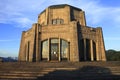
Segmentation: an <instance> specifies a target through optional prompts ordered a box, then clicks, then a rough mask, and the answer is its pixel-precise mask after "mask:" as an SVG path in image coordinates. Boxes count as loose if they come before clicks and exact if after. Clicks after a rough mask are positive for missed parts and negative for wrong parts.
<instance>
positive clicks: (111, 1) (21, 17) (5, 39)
mask: <svg viewBox="0 0 120 80" xmlns="http://www.w3.org/2000/svg"><path fill="white" fill-rule="evenodd" d="M57 4H69V5H72V6H75V7H78V8H80V9H82V10H83V11H85V15H86V21H87V26H91V27H102V30H103V36H104V42H105V48H106V50H108V49H114V50H117V51H118V50H120V0H0V56H1V57H17V56H18V53H19V47H20V40H21V33H22V31H25V30H28V29H29V28H31V27H32V24H33V23H36V22H37V17H38V14H40V13H41V12H42V11H43V10H44V9H45V8H47V7H49V6H50V5H57Z"/></svg>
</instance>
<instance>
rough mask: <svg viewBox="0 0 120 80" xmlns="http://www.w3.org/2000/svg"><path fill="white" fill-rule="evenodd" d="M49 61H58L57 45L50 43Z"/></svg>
mask: <svg viewBox="0 0 120 80" xmlns="http://www.w3.org/2000/svg"><path fill="white" fill-rule="evenodd" d="M50 57H51V60H58V59H59V45H58V43H51V54H50Z"/></svg>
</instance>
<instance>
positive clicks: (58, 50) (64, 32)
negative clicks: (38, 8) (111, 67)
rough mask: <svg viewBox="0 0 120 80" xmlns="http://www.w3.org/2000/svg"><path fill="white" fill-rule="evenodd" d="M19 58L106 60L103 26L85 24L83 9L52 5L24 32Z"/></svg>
mask: <svg viewBox="0 0 120 80" xmlns="http://www.w3.org/2000/svg"><path fill="white" fill-rule="evenodd" d="M18 60H19V61H27V62H41V61H71V62H79V61H106V55H105V46H104V39H103V34H102V28H101V27H97V28H93V27H89V26H87V25H86V18H85V12H84V11H83V10H82V9H79V8H76V7H73V6H70V5H67V4H62V5H52V6H49V7H48V8H46V9H45V10H44V11H43V12H41V13H40V14H39V15H38V22H37V23H34V24H33V25H32V28H30V29H29V30H27V31H23V32H22V37H21V43H20V50H19V56H18Z"/></svg>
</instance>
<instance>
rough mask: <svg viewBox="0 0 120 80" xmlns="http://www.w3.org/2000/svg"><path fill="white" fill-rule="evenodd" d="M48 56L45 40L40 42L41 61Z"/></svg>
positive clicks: (46, 41)
mask: <svg viewBox="0 0 120 80" xmlns="http://www.w3.org/2000/svg"><path fill="white" fill-rule="evenodd" d="M48 55H49V52H48V40H45V41H43V42H42V59H43V60H47V58H48Z"/></svg>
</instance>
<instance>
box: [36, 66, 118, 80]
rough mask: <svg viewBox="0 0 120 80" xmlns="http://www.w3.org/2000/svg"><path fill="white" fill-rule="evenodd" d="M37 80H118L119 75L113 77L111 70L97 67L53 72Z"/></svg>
mask: <svg viewBox="0 0 120 80" xmlns="http://www.w3.org/2000/svg"><path fill="white" fill-rule="evenodd" d="M38 80H120V75H114V74H112V73H111V70H110V69H108V68H104V67H99V66H83V67H81V68H78V69H76V70H72V71H70V70H55V71H53V72H50V73H48V74H46V75H44V76H43V77H38Z"/></svg>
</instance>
